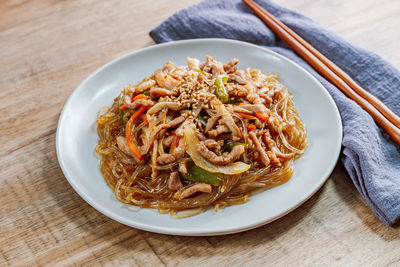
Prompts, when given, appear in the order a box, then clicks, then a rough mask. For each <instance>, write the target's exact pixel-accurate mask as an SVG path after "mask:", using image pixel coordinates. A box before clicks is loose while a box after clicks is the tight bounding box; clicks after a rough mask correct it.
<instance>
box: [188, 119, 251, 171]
mask: <svg viewBox="0 0 400 267" xmlns="http://www.w3.org/2000/svg"><path fill="white" fill-rule="evenodd" d="M184 137H185V142H186V146H187V153H188V154H189V156H190V158H191V159H192V160H193V162H194V163H195V164H196V165H197V166H198V167H200V168H202V169H204V170H206V171H209V172H212V173H218V172H219V173H223V174H239V173H242V172H245V171H247V170H248V169H249V168H250V165H248V164H246V163H244V162H241V161H237V162H234V163H231V164H228V165H221V166H219V165H214V164H212V163H211V162H209V161H207V160H206V159H205V158H203V156H202V155H201V154H200V153H199V152H198V151H197V150H196V146H197V144H198V143H199V138H198V137H197V133H196V131H195V128H194V125H186V126H185V129H184Z"/></svg>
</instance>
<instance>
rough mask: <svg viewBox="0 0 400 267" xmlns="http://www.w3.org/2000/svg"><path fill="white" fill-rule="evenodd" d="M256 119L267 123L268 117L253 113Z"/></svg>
mask: <svg viewBox="0 0 400 267" xmlns="http://www.w3.org/2000/svg"><path fill="white" fill-rule="evenodd" d="M254 115H255V116H256V117H257V118H259V119H260V120H262V121H268V116H266V115H264V114H261V113H257V112H256V113H255V114H254Z"/></svg>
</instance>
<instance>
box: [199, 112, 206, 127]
mask: <svg viewBox="0 0 400 267" xmlns="http://www.w3.org/2000/svg"><path fill="white" fill-rule="evenodd" d="M197 118H198V119H199V121H200V122H201V124H203V126H204V127H206V126H207V121H206V119H204V117H203V116H201V115H200V114H199V115H198V116H197Z"/></svg>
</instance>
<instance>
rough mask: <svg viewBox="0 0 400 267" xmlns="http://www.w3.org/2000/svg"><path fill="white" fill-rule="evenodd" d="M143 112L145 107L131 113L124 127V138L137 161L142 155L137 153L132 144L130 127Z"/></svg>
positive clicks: (134, 145)
mask: <svg viewBox="0 0 400 267" xmlns="http://www.w3.org/2000/svg"><path fill="white" fill-rule="evenodd" d="M145 110H146V107H145V106H141V107H140V108H139V109H138V110H136V112H135V113H133V115H132V116H131V117H130V119H129V120H128V122H127V123H126V127H125V137H126V141H127V143H128V146H129V149H130V150H131V151H132V153H133V154H135V156H136V157H138V158H139V159H142V158H143V155H142V154H141V153H140V152H139V149H138V147H137V146H136V144H135V143H134V142H133V139H132V126H133V122H134V121H135V119H136V118H137V117H139V116H140V115H141V114H142V113H143V112H144V111H145Z"/></svg>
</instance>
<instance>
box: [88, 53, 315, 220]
mask: <svg viewBox="0 0 400 267" xmlns="http://www.w3.org/2000/svg"><path fill="white" fill-rule="evenodd" d="M187 62H188V66H183V67H177V66H176V65H175V64H174V63H172V62H167V63H166V64H165V65H164V66H163V67H162V69H161V70H156V71H155V72H154V74H153V75H151V76H150V77H147V78H146V79H144V80H143V81H142V82H140V83H138V84H135V85H131V86H128V87H126V88H123V89H122V90H121V94H120V95H119V96H118V97H116V98H115V99H114V103H113V105H112V106H111V107H110V108H103V109H101V110H100V112H99V115H98V118H97V131H98V135H99V137H100V140H99V143H98V145H97V147H96V152H97V154H99V155H100V156H101V162H100V170H101V173H102V174H103V176H104V179H105V180H106V181H107V183H108V185H109V186H110V187H111V188H112V190H113V191H114V192H115V196H116V198H117V199H118V200H119V201H121V202H123V203H127V204H131V205H136V206H139V207H142V208H157V209H158V210H159V212H161V213H171V215H173V216H174V217H178V218H182V217H187V216H192V215H195V214H198V213H200V212H202V211H203V210H204V209H205V208H207V207H210V206H213V207H214V209H216V210H218V209H220V208H222V207H225V206H230V205H236V204H242V203H245V202H246V201H248V200H249V196H250V194H251V193H252V192H254V191H255V190H256V189H267V188H271V187H273V186H277V185H280V184H282V183H285V182H286V181H288V179H290V177H291V176H292V173H293V162H294V160H295V159H296V158H298V157H299V156H300V155H301V154H302V153H303V152H304V149H305V148H306V146H307V138H306V128H305V125H304V123H303V122H302V120H301V119H300V117H299V115H298V113H297V111H296V108H295V106H294V103H293V96H292V94H291V93H290V92H288V90H287V89H286V88H285V87H284V86H283V85H282V84H281V83H280V82H279V76H278V74H275V73H269V74H268V73H263V72H261V71H260V70H258V69H254V68H248V69H246V70H238V68H237V64H238V60H237V59H233V60H231V61H230V62H228V63H226V64H222V63H221V62H218V61H215V60H214V59H213V58H212V57H210V56H207V57H206V61H205V62H200V61H199V60H198V59H194V58H188V59H187ZM184 210H189V211H188V212H183V213H178V212H180V211H184Z"/></svg>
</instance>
